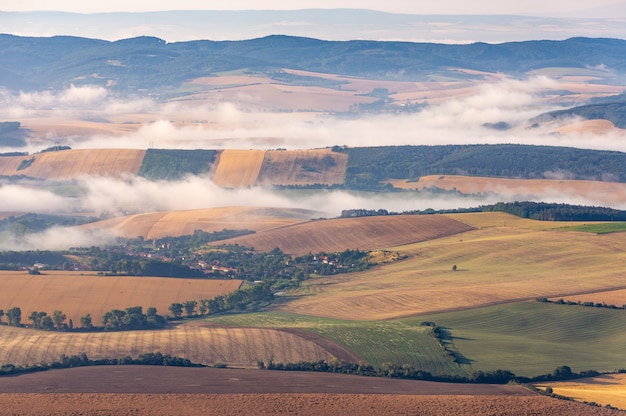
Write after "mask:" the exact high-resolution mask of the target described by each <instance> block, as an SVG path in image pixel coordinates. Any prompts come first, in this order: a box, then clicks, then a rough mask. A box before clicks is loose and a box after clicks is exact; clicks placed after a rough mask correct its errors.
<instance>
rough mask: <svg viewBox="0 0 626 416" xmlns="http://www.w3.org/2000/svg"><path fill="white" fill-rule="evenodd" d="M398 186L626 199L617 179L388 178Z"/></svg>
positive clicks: (610, 200)
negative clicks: (411, 179)
mask: <svg viewBox="0 0 626 416" xmlns="http://www.w3.org/2000/svg"><path fill="white" fill-rule="evenodd" d="M388 182H389V183H391V184H392V185H393V186H394V187H396V188H401V189H419V190H423V189H425V188H431V187H435V188H441V189H446V190H453V189H456V190H458V191H459V192H462V193H464V194H475V193H484V194H486V193H496V194H498V195H503V196H508V197H513V196H516V197H518V198H521V199H524V198H532V197H533V196H535V195H568V196H570V197H572V198H581V199H583V200H585V199H587V200H590V201H596V202H597V203H603V204H607V205H611V204H615V203H625V202H626V184H624V183H617V182H603V181H587V180H566V179H563V180H560V179H507V178H487V177H476V176H459V175H429V176H422V177H421V178H420V179H419V180H418V181H417V182H408V181H407V180H403V179H390V180H388Z"/></svg>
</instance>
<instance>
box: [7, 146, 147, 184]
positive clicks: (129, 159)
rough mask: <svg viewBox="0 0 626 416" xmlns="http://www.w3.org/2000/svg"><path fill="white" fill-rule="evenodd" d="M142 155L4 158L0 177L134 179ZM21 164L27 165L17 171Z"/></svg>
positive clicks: (101, 152)
mask: <svg viewBox="0 0 626 416" xmlns="http://www.w3.org/2000/svg"><path fill="white" fill-rule="evenodd" d="M145 154H146V151H145V150H135V149H78V150H62V151H58V152H45V153H39V154H33V155H28V156H4V157H1V158H0V175H3V176H11V175H25V176H30V177H33V178H41V179H48V180H58V179H69V178H76V177H78V176H83V175H92V176H110V177H116V178H118V177H122V176H124V175H136V174H137V173H138V172H139V167H140V166H141V162H142V161H143V157H144V156H145ZM31 159H32V161H31ZM23 161H28V163H27V165H28V166H26V167H24V168H23V169H20V170H18V168H19V166H20V164H21V163H22V162H23Z"/></svg>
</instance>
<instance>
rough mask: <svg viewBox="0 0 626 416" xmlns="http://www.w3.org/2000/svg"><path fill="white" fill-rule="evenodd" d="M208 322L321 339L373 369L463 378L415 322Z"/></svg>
mask: <svg viewBox="0 0 626 416" xmlns="http://www.w3.org/2000/svg"><path fill="white" fill-rule="evenodd" d="M209 320H210V321H211V322H215V323H219V324H226V325H234V326H241V327H249V326H252V327H269V328H271V327H279V328H295V329H301V330H306V331H310V332H313V333H316V334H318V335H322V336H324V337H326V338H328V339H330V340H332V341H334V342H336V343H338V344H340V345H342V346H344V347H346V348H348V349H350V350H351V351H352V352H354V353H355V354H357V355H359V356H360V357H361V358H363V360H365V361H366V362H368V363H369V364H372V365H374V366H380V365H381V364H383V363H386V362H393V363H397V364H409V365H411V366H414V367H417V368H421V369H423V370H426V371H429V372H431V373H433V374H463V373H464V372H463V370H462V369H461V367H460V366H458V365H456V364H454V363H453V362H451V361H450V360H449V359H448V358H446V356H445V355H444V353H443V351H442V349H441V348H440V347H439V345H438V344H437V342H436V341H435V340H434V338H433V337H432V335H431V334H430V331H431V329H430V328H429V327H425V326H422V325H420V323H419V322H418V323H415V322H403V321H399V320H396V321H384V322H383V321H379V322H375V321H370V322H357V321H345V320H338V319H328V318H318V317H310V316H306V315H295V314H288V313H275V312H267V313H254V314H239V315H224V316H220V317H213V318H210V319H209Z"/></svg>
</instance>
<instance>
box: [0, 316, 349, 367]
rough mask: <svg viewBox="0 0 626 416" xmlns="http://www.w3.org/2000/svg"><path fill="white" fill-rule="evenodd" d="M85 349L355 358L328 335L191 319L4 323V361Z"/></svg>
mask: <svg viewBox="0 0 626 416" xmlns="http://www.w3.org/2000/svg"><path fill="white" fill-rule="evenodd" d="M330 351H333V352H334V354H333V353H331V352H330ZM83 352H84V353H85V354H87V356H88V357H89V358H90V359H92V360H96V359H100V358H123V357H125V356H131V357H136V356H138V355H140V354H143V353H146V352H161V353H162V354H170V355H172V356H176V357H184V358H187V359H189V360H191V361H192V362H195V363H201V364H207V365H213V364H215V363H228V364H229V365H231V366H244V367H256V365H257V361H258V360H265V361H267V360H269V359H270V358H272V357H274V359H275V360H277V361H281V362H294V361H299V360H311V361H317V360H331V359H333V358H340V359H344V360H346V361H354V359H355V357H354V355H352V354H350V353H349V352H346V351H345V349H342V348H340V347H337V346H336V345H334V344H333V343H332V342H330V341H328V340H326V339H323V338H320V337H314V336H308V337H302V336H299V335H298V334H295V333H290V332H285V331H281V330H276V329H262V328H222V327H216V326H212V325H206V324H202V323H198V322H190V323H184V324H178V325H174V326H173V327H169V328H167V329H162V330H143V331H116V332H78V333H69V332H54V331H39V330H31V329H23V328H15V327H9V326H5V325H3V326H0V362H1V363H11V364H14V365H33V364H38V363H41V362H53V361H57V360H58V359H59V358H60V356H61V355H62V354H65V355H66V356H70V355H74V354H79V353H83ZM335 354H336V355H335Z"/></svg>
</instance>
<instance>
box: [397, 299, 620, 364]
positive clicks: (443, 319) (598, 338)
mask: <svg viewBox="0 0 626 416" xmlns="http://www.w3.org/2000/svg"><path fill="white" fill-rule="evenodd" d="M422 320H432V321H434V322H436V323H437V324H438V325H441V326H444V327H446V328H447V329H448V330H449V331H451V335H452V337H453V343H454V346H455V347H456V349H457V350H458V351H460V352H461V353H462V354H463V355H464V356H465V357H466V358H467V359H468V360H470V361H471V367H472V368H473V369H475V370H493V369H498V368H502V369H508V370H511V371H513V372H514V373H516V374H518V375H527V376H531V375H537V374H545V373H549V372H551V371H552V370H554V369H555V368H556V367H558V366H561V365H569V366H570V367H572V369H573V370H574V371H580V370H588V369H594V370H598V371H614V370H615V369H617V368H623V367H626V312H625V311H623V310H611V309H606V308H589V307H582V306H568V305H556V304H547V303H541V302H534V301H529V302H520V303H514V304H508V305H497V306H491V307H486V308H479V309H472V310H466V311H462V312H450V313H441V314H429V315H424V316H420V317H419V318H411V319H408V320H406V321H404V322H406V323H408V324H416V323H417V322H418V321H420V322H421V321H422Z"/></svg>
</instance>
